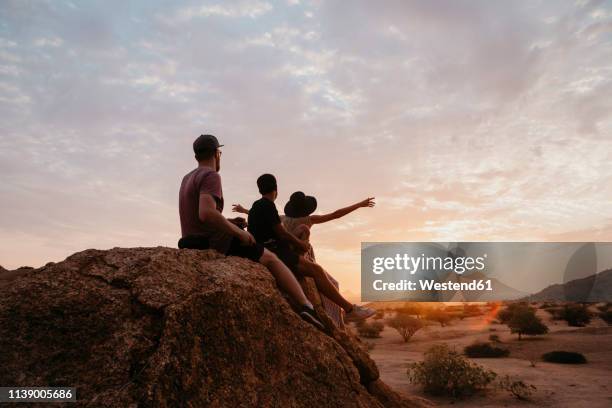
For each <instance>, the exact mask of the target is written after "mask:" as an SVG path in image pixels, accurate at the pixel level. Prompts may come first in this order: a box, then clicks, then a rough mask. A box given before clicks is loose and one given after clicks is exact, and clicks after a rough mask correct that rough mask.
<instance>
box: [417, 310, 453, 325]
mask: <svg viewBox="0 0 612 408" xmlns="http://www.w3.org/2000/svg"><path fill="white" fill-rule="evenodd" d="M424 317H425V319H427V320H431V321H434V322H437V323H440V326H442V327H444V326H447V325H448V324H449V323H450V321H451V320H452V319H451V316H450V315H449V314H448V313H446V311H444V309H441V308H431V309H429V310H427V311H426V312H425V313H424Z"/></svg>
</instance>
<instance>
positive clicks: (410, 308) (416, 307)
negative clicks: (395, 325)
mask: <svg viewBox="0 0 612 408" xmlns="http://www.w3.org/2000/svg"><path fill="white" fill-rule="evenodd" d="M425 310H426V308H425V307H423V306H421V305H420V304H418V303H408V304H406V306H404V307H401V308H398V309H397V314H405V315H409V316H415V317H417V318H421V316H422V315H423V312H424V311H425Z"/></svg>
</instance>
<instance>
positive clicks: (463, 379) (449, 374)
mask: <svg viewBox="0 0 612 408" xmlns="http://www.w3.org/2000/svg"><path fill="white" fill-rule="evenodd" d="M496 376H497V375H496V374H495V373H494V372H493V371H491V370H486V369H485V368H483V367H482V366H480V365H478V364H474V363H472V362H470V361H468V360H467V359H466V358H465V357H463V356H462V355H460V354H459V353H457V352H456V351H455V350H451V349H449V347H448V346H447V345H446V344H440V345H435V346H432V347H431V348H430V349H429V350H427V352H426V353H425V360H424V361H422V362H418V363H413V364H411V366H410V367H409V368H408V377H409V379H410V381H411V382H412V383H414V384H420V385H421V386H423V391H425V392H426V393H428V394H432V395H448V396H452V397H461V396H466V395H472V394H474V393H475V392H477V391H479V390H481V389H483V388H485V387H486V386H487V385H488V384H489V383H491V381H493V380H494V379H495V377H496Z"/></svg>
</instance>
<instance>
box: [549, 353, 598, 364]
mask: <svg viewBox="0 0 612 408" xmlns="http://www.w3.org/2000/svg"><path fill="white" fill-rule="evenodd" d="M542 360H544V361H547V362H549V363H559V364H586V362H587V360H586V358H585V357H584V356H583V355H582V354H581V353H576V352H573V351H551V352H548V353H545V354H542Z"/></svg>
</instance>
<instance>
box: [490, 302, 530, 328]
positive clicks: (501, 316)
mask: <svg viewBox="0 0 612 408" xmlns="http://www.w3.org/2000/svg"><path fill="white" fill-rule="evenodd" d="M523 308H529V306H527V304H526V303H510V304H509V305H508V306H506V308H505V309H502V310H500V311H499V312H497V319H498V320H499V322H500V323H503V324H506V323H508V322H509V321H510V319H511V318H512V316H513V315H514V312H515V311H516V310H517V309H523Z"/></svg>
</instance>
